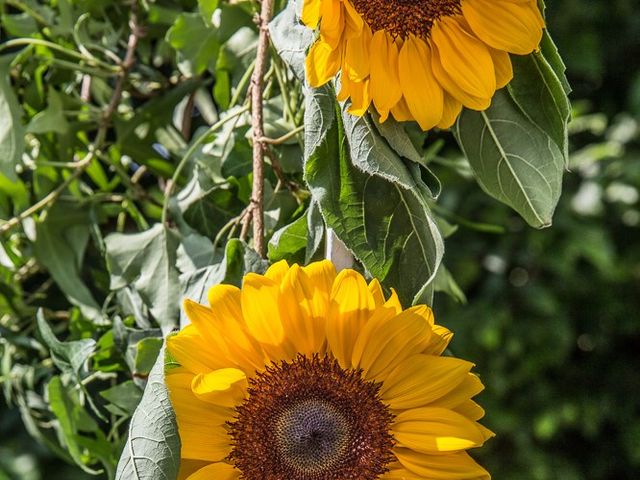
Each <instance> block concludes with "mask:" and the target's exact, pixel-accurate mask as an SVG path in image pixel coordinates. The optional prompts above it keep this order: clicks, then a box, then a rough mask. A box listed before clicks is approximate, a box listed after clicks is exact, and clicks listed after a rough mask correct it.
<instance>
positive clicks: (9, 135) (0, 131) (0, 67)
mask: <svg viewBox="0 0 640 480" xmlns="http://www.w3.org/2000/svg"><path fill="white" fill-rule="evenodd" d="M10 62H11V57H8V56H5V57H0V118H1V119H2V121H1V122H0V174H2V175H4V176H6V177H7V178H8V179H9V180H11V181H16V180H17V177H16V166H17V165H18V163H20V159H21V158H22V153H23V152H24V129H23V127H22V123H21V122H20V117H21V116H22V109H21V108H20V104H19V103H18V99H17V98H16V95H15V93H14V92H13V88H12V87H11V82H10V81H9V63H10Z"/></svg>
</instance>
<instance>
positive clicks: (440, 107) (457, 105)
mask: <svg viewBox="0 0 640 480" xmlns="http://www.w3.org/2000/svg"><path fill="white" fill-rule="evenodd" d="M303 1H304V3H303V7H302V22H303V23H304V24H305V25H307V26H308V27H310V28H313V29H315V28H317V27H318V25H319V27H320V28H319V31H320V34H319V36H318V39H317V41H316V42H315V43H314V44H313V46H312V47H311V48H310V50H309V53H308V55H307V62H306V63H307V64H306V70H307V79H308V81H309V83H310V84H311V86H313V87H319V86H321V85H324V84H325V83H327V82H328V81H329V80H331V79H332V78H333V77H334V76H335V75H336V74H337V73H338V71H341V72H342V74H341V76H340V83H341V90H340V92H339V95H338V98H339V100H341V101H343V100H346V99H347V98H351V108H350V109H349V111H350V113H352V114H354V115H358V116H360V115H363V114H364V113H365V112H366V111H367V110H368V108H369V106H370V105H371V103H372V102H373V105H374V106H375V109H376V110H377V111H378V113H379V114H380V118H381V121H385V120H386V119H387V117H388V116H389V113H391V114H392V115H393V116H394V117H395V118H396V120H398V121H406V120H415V121H416V122H418V123H419V124H420V126H421V127H422V129H423V130H429V129H431V128H433V127H435V126H437V127H440V128H449V127H450V126H451V125H453V123H454V122H455V120H456V118H457V117H458V115H459V114H460V111H461V110H462V107H463V106H465V107H468V108H470V109H473V110H485V109H487V108H488V107H489V105H490V103H491V98H492V97H493V95H494V93H495V91H496V89H499V88H502V87H504V86H505V85H506V84H507V83H509V81H511V78H512V77H513V70H512V68H511V60H510V58H509V53H513V54H517V55H525V54H528V53H531V52H532V51H534V50H536V49H537V48H538V46H539V44H540V41H541V39H542V30H543V28H544V20H543V19H542V15H541V13H540V10H539V9H538V3H537V0H303Z"/></svg>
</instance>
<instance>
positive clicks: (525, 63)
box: [508, 52, 571, 164]
mask: <svg viewBox="0 0 640 480" xmlns="http://www.w3.org/2000/svg"><path fill="white" fill-rule="evenodd" d="M511 61H512V63H513V70H514V77H513V80H512V81H511V83H510V84H509V87H508V89H509V93H511V96H512V97H513V99H514V100H515V102H516V104H517V105H518V106H519V107H520V110H522V112H523V113H524V114H525V115H526V116H527V117H528V118H529V119H530V120H531V122H533V123H535V124H536V125H537V126H538V127H540V128H541V129H542V130H544V131H545V133H546V134H547V135H549V136H550V137H551V138H552V139H553V141H554V142H555V143H556V145H558V147H559V148H560V150H561V151H562V153H563V156H564V158H565V164H566V163H568V161H569V133H568V129H567V125H568V123H569V118H570V116H571V105H570V104H569V100H568V98H567V94H566V93H565V90H564V88H563V84H562V82H561V80H560V78H558V76H557V75H556V72H555V71H554V69H553V68H552V67H551V65H550V64H549V62H547V60H546V59H545V57H544V56H543V54H542V53H541V52H534V53H532V54H531V55H526V56H517V55H514V56H513V57H512V60H511Z"/></svg>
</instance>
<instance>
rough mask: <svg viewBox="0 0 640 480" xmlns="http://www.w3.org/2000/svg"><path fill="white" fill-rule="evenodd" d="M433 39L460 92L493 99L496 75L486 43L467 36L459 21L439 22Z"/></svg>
mask: <svg viewBox="0 0 640 480" xmlns="http://www.w3.org/2000/svg"><path fill="white" fill-rule="evenodd" d="M431 39H432V42H433V44H434V45H435V46H436V47H437V48H438V51H439V53H440V62H441V64H442V67H443V68H444V70H445V71H446V72H447V73H448V74H449V76H450V77H451V78H452V79H453V81H454V82H456V84H457V85H458V87H459V88H461V89H462V90H464V91H465V92H467V93H468V94H470V95H473V96H476V97H480V98H491V97H492V96H493V94H494V93H495V91H496V74H495V70H494V68H493V60H492V59H491V55H490V54H489V50H488V49H487V46H486V45H485V44H484V43H483V42H481V41H480V40H478V39H477V38H476V37H474V36H473V35H471V34H470V33H469V32H467V31H466V30H465V29H464V28H463V26H462V25H461V23H460V22H459V21H458V20H457V19H456V18H455V17H444V18H441V19H440V20H439V21H437V22H436V23H435V24H434V25H433V29H432V30H431ZM445 88H446V85H445Z"/></svg>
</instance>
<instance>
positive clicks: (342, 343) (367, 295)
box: [327, 269, 375, 368]
mask: <svg viewBox="0 0 640 480" xmlns="http://www.w3.org/2000/svg"><path fill="white" fill-rule="evenodd" d="M374 308H375V302H374V300H373V296H372V295H371V292H369V288H368V287H367V282H365V280H364V278H363V277H362V275H360V274H359V273H358V272H356V271H355V270H350V269H345V270H342V271H341V272H340V273H339V274H338V276H337V277H336V279H335V281H334V283H333V289H332V290H331V298H330V303H329V311H328V315H327V341H328V345H329V349H330V351H331V352H332V353H333V355H334V357H335V358H336V359H337V360H338V362H339V363H340V365H341V366H342V367H343V368H350V367H351V352H352V351H353V345H354V343H355V341H356V338H357V337H358V334H359V333H360V329H361V328H362V326H363V325H364V324H365V322H366V321H367V320H368V318H369V317H370V316H371V313H372V312H373V310H374Z"/></svg>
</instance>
